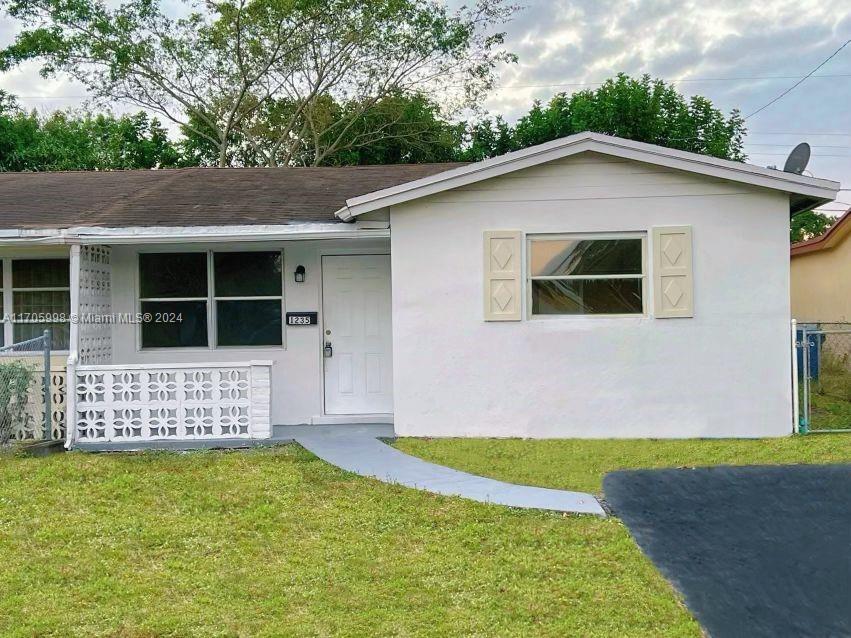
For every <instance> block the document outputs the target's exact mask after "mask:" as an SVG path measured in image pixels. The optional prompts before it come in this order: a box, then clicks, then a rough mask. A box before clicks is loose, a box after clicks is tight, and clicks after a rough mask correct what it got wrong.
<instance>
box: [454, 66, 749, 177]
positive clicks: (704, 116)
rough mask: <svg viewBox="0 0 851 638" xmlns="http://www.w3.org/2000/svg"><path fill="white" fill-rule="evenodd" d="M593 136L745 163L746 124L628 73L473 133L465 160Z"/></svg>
mask: <svg viewBox="0 0 851 638" xmlns="http://www.w3.org/2000/svg"><path fill="white" fill-rule="evenodd" d="M583 131H593V132H596V133H605V134H607V135H616V136H618V137H624V138H627V139H631V140H636V141H639V142H647V143H649V144H658V145H660V146H666V147H669V148H676V149H680V150H684V151H691V152H693V153H702V154H705V155H711V156H713V157H720V158H724V159H730V160H739V161H741V160H744V159H745V155H744V151H743V149H742V144H743V141H744V136H745V132H746V129H745V126H744V120H743V119H742V117H741V115H740V114H739V112H738V111H736V110H734V111H733V112H732V113H730V115H729V116H728V117H726V118H725V117H724V115H723V114H722V113H721V111H719V110H718V109H716V108H715V107H714V106H713V105H712V102H711V101H710V100H708V99H707V98H704V97H701V96H693V97H691V98H689V99H686V98H685V97H684V96H683V95H681V94H680V93H679V92H678V91H677V90H676V88H675V87H674V86H673V85H671V84H666V83H665V82H664V81H662V80H651V78H650V76H648V75H644V76H642V77H641V78H640V79H635V78H631V77H629V76H627V75H625V74H623V73H620V74H618V76H617V77H615V78H612V79H609V80H607V81H606V82H604V83H603V85H602V86H600V87H599V88H597V89H593V90H590V89H589V90H585V91H578V92H576V93H573V94H570V95H568V94H565V93H559V94H558V95H556V96H555V97H553V98H552V99H551V100H550V101H549V102H548V103H547V104H546V105H543V104H541V103H540V102H535V104H534V105H533V106H532V109H531V110H530V111H529V113H527V114H526V115H524V116H523V117H521V118H520V120H519V121H518V122H517V124H516V125H515V126H513V127H509V126H507V125H506V124H505V122H503V121H502V120H501V119H499V118H497V119H496V120H488V119H486V120H483V121H482V122H479V123H478V124H475V125H473V126H472V127H471V128H470V132H469V134H468V138H467V140H466V146H465V148H464V150H463V151H462V153H461V157H462V159H465V160H470V161H477V160H480V159H484V158H487V157H494V156H496V155H500V154H502V153H504V152H506V151H509V150H517V149H521V148H526V147H528V146H533V145H535V144H541V143H543V142H548V141H550V140H554V139H557V138H560V137H565V136H567V135H572V134H574V133H580V132H583Z"/></svg>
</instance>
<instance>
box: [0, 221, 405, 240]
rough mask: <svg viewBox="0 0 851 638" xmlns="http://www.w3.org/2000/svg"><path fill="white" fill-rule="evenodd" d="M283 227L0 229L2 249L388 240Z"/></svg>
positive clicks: (358, 227) (330, 229)
mask: <svg viewBox="0 0 851 638" xmlns="http://www.w3.org/2000/svg"><path fill="white" fill-rule="evenodd" d="M372 226H373V225H371V224H360V223H356V224H339V223H332V224H281V225H246V226H128V227H125V228H107V227H99V226H78V227H74V228H67V229H37V230H21V229H6V230H4V229H0V245H17V244H30V245H31V244H33V243H40V244H146V243H157V244H161V243H166V244H167V243H181V242H220V241H228V242H234V241H275V240H308V239H357V238H381V237H389V236H390V229H389V228H388V225H387V224H385V225H384V227H382V228H374V227H372Z"/></svg>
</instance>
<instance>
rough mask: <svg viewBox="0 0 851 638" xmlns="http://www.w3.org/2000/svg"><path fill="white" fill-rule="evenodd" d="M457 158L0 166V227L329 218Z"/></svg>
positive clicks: (448, 166)
mask: <svg viewBox="0 0 851 638" xmlns="http://www.w3.org/2000/svg"><path fill="white" fill-rule="evenodd" d="M458 166H461V164H457V163H445V164H396V165H387V166H344V167H321V168H181V169H168V170H157V171H103V172H93V171H91V172H90V171H86V172H84V171H80V172H57V173H0V228H70V227H73V226H102V227H126V226H222V225H233V224H293V223H296V224H297V223H307V222H336V221H339V220H338V219H337V218H336V217H334V211H336V210H338V209H339V208H340V207H342V206H343V205H344V204H345V200H346V199H348V198H350V197H355V196H357V195H364V194H366V193H371V192H372V191H377V190H381V189H382V188H388V187H390V186H395V185H397V184H402V183H404V182H409V181H412V180H415V179H419V178H421V177H426V176H428V175H433V174H435V173H439V172H441V171H446V170H449V169H451V168H456V167H458Z"/></svg>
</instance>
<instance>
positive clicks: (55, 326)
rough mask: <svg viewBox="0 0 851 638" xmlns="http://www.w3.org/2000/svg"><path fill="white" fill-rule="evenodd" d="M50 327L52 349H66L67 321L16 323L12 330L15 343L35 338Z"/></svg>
mask: <svg viewBox="0 0 851 638" xmlns="http://www.w3.org/2000/svg"><path fill="white" fill-rule="evenodd" d="M48 328H50V329H51V330H52V331H53V333H52V335H51V339H52V343H53V349H54V350H67V349H68V341H69V332H70V327H69V324H67V323H16V324H15V326H14V330H13V337H14V340H15V343H20V342H21V341H27V340H28V339H35V338H36V337H40V336H42V335H43V334H44V331H45V330H47V329H48Z"/></svg>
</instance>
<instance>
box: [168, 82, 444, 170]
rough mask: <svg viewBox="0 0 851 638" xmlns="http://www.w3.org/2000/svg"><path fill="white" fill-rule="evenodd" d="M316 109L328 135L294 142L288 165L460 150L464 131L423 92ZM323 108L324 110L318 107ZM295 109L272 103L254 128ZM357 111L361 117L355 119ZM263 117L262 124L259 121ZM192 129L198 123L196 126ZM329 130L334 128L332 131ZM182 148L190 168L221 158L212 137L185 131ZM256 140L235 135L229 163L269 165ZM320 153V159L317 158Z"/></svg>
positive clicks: (277, 121)
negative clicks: (339, 133)
mask: <svg viewBox="0 0 851 638" xmlns="http://www.w3.org/2000/svg"><path fill="white" fill-rule="evenodd" d="M316 102H317V103H316V104H315V105H314V106H313V107H312V111H313V115H312V118H313V119H314V120H318V121H320V122H321V124H322V126H323V128H324V129H326V136H324V137H319V138H318V139H317V140H316V142H317V144H316V145H315V144H312V143H311V140H310V139H309V138H304V139H302V142H301V144H300V145H299V146H298V147H296V146H292V147H291V148H290V149H289V150H290V158H289V163H290V164H294V165H299V166H311V165H324V166H343V165H347V166H351V165H358V164H403V163H407V164H416V163H422V162H445V161H451V160H453V159H454V158H455V156H456V154H457V148H458V145H459V134H460V129H459V126H458V125H455V124H450V123H449V122H448V121H447V120H446V119H445V118H443V117H442V116H441V112H440V107H439V106H438V105H437V104H435V103H434V102H433V101H432V100H430V99H429V98H427V97H425V96H423V95H420V94H413V95H410V94H402V93H396V94H393V95H387V96H385V97H384V98H382V99H381V100H379V101H377V102H376V103H375V104H374V105H373V106H372V107H371V108H368V109H364V110H362V111H361V106H362V105H361V104H359V103H357V102H348V103H345V104H339V103H337V102H336V101H335V100H333V98H331V97H330V96H323V97H322V98H318V99H317V101H316ZM320 106H321V110H320ZM295 108H297V107H296V106H294V105H293V103H291V102H283V101H279V102H270V103H269V104H268V105H267V107H266V108H265V109H264V110H263V111H262V112H260V113H259V114H258V122H257V124H256V126H258V127H259V126H261V125H262V126H266V127H268V128H269V129H276V128H277V127H279V126H281V120H283V119H285V118H289V117H291V114H292V112H293V110H294V109H295ZM353 112H358V113H359V114H358V115H357V117H352V115H351V114H352V113H353ZM349 118H351V123H350V124H349V125H348V127H347V130H346V135H345V136H344V137H343V138H342V139H341V140H340V141H339V143H338V144H337V150H336V151H333V152H330V153H323V152H322V150H323V149H324V148H327V147H328V146H330V145H331V144H333V143H334V141H333V140H329V139H327V138H328V137H331V136H336V133H335V132H334V131H335V128H334V127H332V125H333V124H334V123H336V122H341V121H345V120H347V119H349ZM261 120H262V124H261ZM193 128H194V127H193ZM329 129H330V130H329ZM183 134H184V139H183V140H182V141H181V143H180V146H181V149H182V151H183V154H184V157H183V159H182V160H181V161H182V163H183V164H184V165H187V166H210V165H215V164H216V162H217V160H218V153H217V149H216V148H215V146H214V145H212V144H210V143H209V141H208V140H207V139H206V138H204V137H201V136H199V135H195V134H193V131H192V129H190V128H186V129H184V130H183ZM257 148H258V146H257V141H256V140H252V141H251V142H249V141H248V140H246V138H245V136H244V135H242V134H240V133H239V132H236V133H234V134H233V135H232V136H231V140H230V143H229V145H228V150H227V158H228V159H227V161H228V164H231V165H233V164H236V165H239V166H258V165H264V164H266V163H267V162H266V158H265V156H264V154H263V153H262V152H258V151H257V150H256V149H257ZM317 155H321V157H317Z"/></svg>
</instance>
